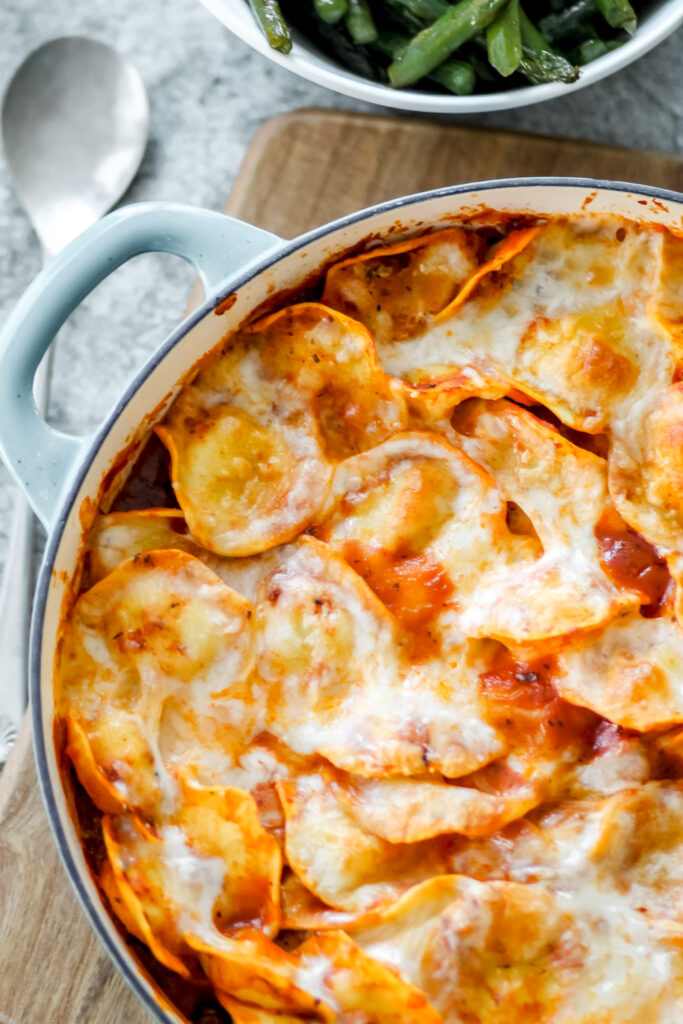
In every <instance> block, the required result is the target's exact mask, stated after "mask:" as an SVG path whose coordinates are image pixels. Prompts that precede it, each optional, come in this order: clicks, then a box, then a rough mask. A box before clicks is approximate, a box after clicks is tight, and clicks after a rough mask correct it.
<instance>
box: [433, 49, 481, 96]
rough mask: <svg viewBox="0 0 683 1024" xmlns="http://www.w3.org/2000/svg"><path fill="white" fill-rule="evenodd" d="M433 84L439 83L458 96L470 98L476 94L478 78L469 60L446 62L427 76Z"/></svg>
mask: <svg viewBox="0 0 683 1024" xmlns="http://www.w3.org/2000/svg"><path fill="white" fill-rule="evenodd" d="M427 78H429V79H430V81H432V82H438V83H439V85H442V86H443V87H444V89H448V91H449V92H453V93H455V95H456V96H469V95H470V93H473V92H474V86H475V82H476V78H477V76H476V75H475V73H474V68H473V67H472V65H471V64H470V62H469V61H468V60H455V59H453V58H451V59H450V60H445V61H444V62H443V64H439V66H438V67H436V68H434V70H433V71H430V72H429V74H428V75H427Z"/></svg>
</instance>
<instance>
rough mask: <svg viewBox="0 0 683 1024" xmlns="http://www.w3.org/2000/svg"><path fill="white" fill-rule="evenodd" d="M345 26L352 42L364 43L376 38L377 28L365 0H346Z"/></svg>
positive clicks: (371, 41) (372, 41)
mask: <svg viewBox="0 0 683 1024" xmlns="http://www.w3.org/2000/svg"><path fill="white" fill-rule="evenodd" d="M347 3H348V6H349V9H348V13H347V15H346V27H347V29H348V32H349V35H350V36H351V38H352V39H353V41H354V43H359V44H361V45H365V44H367V43H374V41H375V39H377V28H376V27H375V22H374V21H373V18H372V14H371V13H370V8H369V7H368V4H367V0H347Z"/></svg>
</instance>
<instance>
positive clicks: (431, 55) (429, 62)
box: [389, 0, 508, 87]
mask: <svg viewBox="0 0 683 1024" xmlns="http://www.w3.org/2000/svg"><path fill="white" fill-rule="evenodd" d="M507 2H508V0H460V3H457V4H454V5H453V6H452V7H451V8H450V10H448V11H446V13H445V14H442V15H441V17H440V18H437V20H436V21H435V22H434V23H433V24H432V25H429V27H428V28H425V29H423V30H422V32H419V33H418V34H417V35H416V36H415V37H414V38H413V39H412V40H411V41H410V43H409V44H408V46H407V47H406V49H405V50H403V52H402V53H401V54H400V55H399V56H398V57H397V58H396V60H395V61H393V62H392V63H391V64H390V65H389V81H390V82H391V84H392V85H394V86H396V87H400V86H404V85H412V84H413V83H414V82H417V81H418V80H419V79H420V78H423V77H424V76H425V75H428V74H429V72H430V71H433V70H434V68H435V67H437V65H439V64H441V63H442V61H444V60H446V59H447V58H448V57H450V55H451V54H452V53H453V52H454V51H455V50H457V49H458V47H460V46H462V44H463V43H464V42H466V41H467V40H468V39H471V38H472V36H473V35H475V34H476V33H477V32H480V31H481V29H484V28H487V27H488V25H489V24H490V23H491V22H492V21H493V19H494V18H495V16H496V14H497V13H498V11H499V10H501V8H502V7H504V6H505V4H506V3H507Z"/></svg>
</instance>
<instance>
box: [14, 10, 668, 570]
mask: <svg viewBox="0 0 683 1024" xmlns="http://www.w3.org/2000/svg"><path fill="white" fill-rule="evenodd" d="M235 2H239V0H235ZM681 2H683V0H681ZM69 34H81V35H88V36H92V37H94V38H98V39H102V40H104V41H106V42H109V43H111V44H113V45H115V46H117V47H118V48H119V49H120V50H121V51H122V52H123V53H125V54H126V55H127V56H128V57H129V58H130V59H131V60H132V61H133V62H134V63H135V64H136V65H137V67H138V68H139V70H140V72H141V74H142V76H143V78H144V80H145V83H146V85H147V89H148V91H149V97H150V103H151V136H150V142H149V147H148V149H147V153H146V155H145V159H144V162H143V164H142V168H141V170H140V174H139V176H138V178H137V180H136V181H135V183H134V184H133V187H132V188H131V189H130V191H129V193H128V195H127V196H126V200H127V201H140V200H148V199H168V200H178V201H183V202H189V203H194V204H197V205H202V206H207V207H210V208H214V209H220V208H221V206H222V205H223V203H224V201H225V198H226V196H227V194H228V192H229V190H230V186H231V183H232V181H233V178H234V175H235V173H236V171H237V168H238V166H239V164H240V161H241V159H242V156H243V154H244V151H245V149H246V147H247V144H248V142H249V140H250V139H251V137H252V136H253V134H254V132H255V131H256V129H257V128H258V127H259V125H260V124H262V122H263V121H264V120H266V119H267V118H268V117H271V116H272V115H274V114H277V113H280V112H281V111H284V110H289V109H292V108H295V107H301V106H326V107H346V108H352V109H370V108H367V107H366V108H364V107H363V106H362V105H361V104H359V103H356V102H354V101H352V100H347V99H345V98H343V97H340V96H337V95H336V94H333V93H330V92H327V91H326V90H324V89H322V88H319V87H317V86H314V85H309V84H308V83H306V82H303V81H301V80H300V79H298V78H296V77H295V76H293V75H291V74H289V73H288V72H286V71H283V70H281V69H279V68H276V67H274V66H273V65H272V64H270V63H269V62H267V61H266V60H264V59H263V58H262V57H261V56H259V55H257V54H255V53H252V52H251V51H250V50H249V49H248V48H247V47H246V46H245V45H244V44H243V43H241V42H240V41H239V40H237V39H235V38H233V37H232V36H231V35H230V34H229V33H228V32H227V30H225V29H223V27H222V26H221V25H219V24H218V23H217V22H216V21H215V20H214V19H213V18H212V17H211V15H210V14H208V12H207V11H206V10H205V9H204V8H203V7H202V6H201V4H200V3H199V2H198V0H143V2H140V0H116V2H115V3H112V2H111V0H0V91H2V90H4V88H5V86H6V84H7V82H8V81H9V79H10V77H11V75H12V73H13V71H14V69H15V68H16V67H17V66H18V64H19V63H20V62H21V60H22V59H23V58H24V57H25V56H26V54H28V53H29V51H30V50H32V49H33V48H34V47H36V46H38V45H40V44H41V43H43V42H45V41H46V40H47V39H50V38H52V37H55V36H60V35H69ZM682 52H683V30H679V31H678V32H677V33H676V34H675V35H674V36H672V37H671V38H670V39H669V40H668V41H667V42H666V43H664V44H663V45H661V46H660V47H659V48H658V49H657V50H655V51H654V52H652V53H650V54H649V55H647V56H646V57H644V58H643V59H642V60H641V61H639V62H638V63H637V64H636V65H633V66H632V67H630V68H628V69H626V70H625V71H623V72H621V73H619V74H618V75H616V76H614V77H612V78H610V79H608V80H606V81H604V82H601V83H599V84H598V85H596V86H593V87H592V88H589V89H587V90H584V91H581V92H578V93H576V94H575V95H573V96H568V97H567V98H563V99H561V100H555V101H553V102H551V103H546V104H541V105H538V106H534V107H527V108H525V109H523V110H519V111H511V112H501V113H492V114H485V115H473V118H475V119H476V120H477V122H478V123H482V124H488V125H495V126H501V127H507V128H520V129H526V130H530V131H537V132H547V133H550V134H558V135H560V134H564V135H571V136H574V137H583V138H586V139H595V140H600V141H605V142H615V143H621V144H623V145H631V146H638V147H641V148H646V149H658V150H663V151H666V152H671V153H676V152H683V61H681V53H682ZM373 109H377V108H373ZM39 267H40V250H39V246H38V243H37V241H36V239H35V237H34V236H33V234H32V231H31V228H30V226H29V224H28V222H27V221H26V219H25V217H24V214H23V212H22V210H21V209H20V207H19V204H18V202H17V200H16V198H15V196H14V194H13V191H12V186H11V182H10V180H9V175H8V173H7V169H6V167H5V165H4V163H2V162H1V161H0V321H1V320H3V319H4V318H5V316H6V315H7V313H8V311H9V309H10V308H11V306H12V304H13V303H14V302H15V300H16V299H17V297H18V296H19V295H20V293H21V292H22V290H23V289H24V288H25V287H26V285H27V284H28V283H29V282H30V280H31V279H32V277H33V276H34V275H35V274H36V272H37V271H38V269H39ZM191 280H192V272H191V271H190V270H189V268H187V267H186V266H185V265H184V264H183V263H181V262H180V261H178V260H173V259H171V258H169V257H161V256H159V257H157V256H155V257H139V258H138V259H137V260H135V261H134V262H133V263H131V264H129V265H128V266H127V267H125V268H123V269H122V270H120V271H118V272H117V273H116V274H115V275H114V276H113V277H112V278H110V279H109V281H107V282H106V283H105V284H104V285H102V286H101V287H100V288H99V289H98V290H97V291H96V292H95V293H94V294H93V295H92V296H91V298H90V299H89V300H88V301H86V302H85V303H84V304H83V306H82V307H81V308H80V309H79V310H78V311H77V312H76V314H74V316H73V317H72V318H71V320H70V321H69V322H68V324H67V325H66V326H65V328H64V329H63V331H62V332H61V334H60V337H59V344H58V349H57V357H56V361H55V370H54V382H53V392H52V402H51V410H50V417H51V419H52V421H53V422H54V423H55V424H57V425H58V426H60V427H61V428H63V429H68V430H73V431H87V430H90V429H92V428H93V427H94V426H95V425H96V424H97V422H98V421H99V419H100V417H101V416H102V413H103V411H105V410H106V409H107V408H108V407H109V406H110V405H111V404H112V403H113V402H114V400H115V398H116V395H117V394H118V392H119V391H120V389H121V387H122V385H123V384H124V383H125V381H126V380H128V379H129V378H130V376H131V375H132V374H133V372H134V371H135V370H136V368H137V367H138V366H139V365H140V364H141V363H142V361H143V360H144V359H145V357H146V356H147V355H148V354H149V353H150V352H151V351H152V350H153V349H154V348H155V346H156V345H157V344H158V343H159V342H160V341H161V340H162V339H163V337H164V335H165V334H166V333H167V331H168V329H170V327H171V326H172V325H173V323H174V322H175V321H177V319H178V318H179V316H180V314H181V312H182V310H183V307H184V305H185V302H186V299H187V294H188V291H189V288H190V285H191ZM11 493H12V492H11V487H10V485H9V482H8V479H7V474H6V473H5V471H4V468H3V467H2V466H0V562H2V561H3V559H4V556H5V551H6V542H7V527H8V522H9V516H8V510H9V507H10V505H11Z"/></svg>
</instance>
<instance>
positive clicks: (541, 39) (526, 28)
mask: <svg viewBox="0 0 683 1024" xmlns="http://www.w3.org/2000/svg"><path fill="white" fill-rule="evenodd" d="M519 28H520V31H521V33H522V45H523V46H526V47H527V48H528V49H529V50H533V52H534V53H543V51H544V50H548V51H550V50H551V49H552V48H551V46H550V44H549V43H548V40H547V39H546V38H545V36H544V35H543V34H542V33H541V32H539V31H538V29H537V28H536V26H535V25H534V23H533V21H532V20H531V18H528V17H527V15H526V14H525V13H524V10H523V8H521V7H520V9H519Z"/></svg>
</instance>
